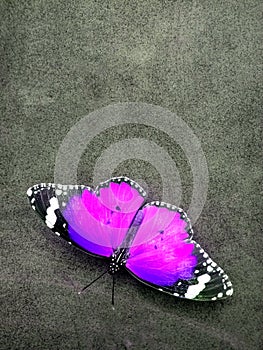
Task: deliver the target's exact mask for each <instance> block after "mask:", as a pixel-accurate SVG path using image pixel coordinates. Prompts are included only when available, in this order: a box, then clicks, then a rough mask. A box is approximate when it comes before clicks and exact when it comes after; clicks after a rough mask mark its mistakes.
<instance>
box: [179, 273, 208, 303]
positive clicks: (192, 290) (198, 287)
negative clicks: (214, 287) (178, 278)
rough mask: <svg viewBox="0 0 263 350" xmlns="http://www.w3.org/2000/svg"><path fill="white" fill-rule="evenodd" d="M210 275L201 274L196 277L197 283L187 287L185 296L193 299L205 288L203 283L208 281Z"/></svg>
mask: <svg viewBox="0 0 263 350" xmlns="http://www.w3.org/2000/svg"><path fill="white" fill-rule="evenodd" d="M210 279H211V277H210V276H209V275H208V274H204V275H201V276H199V277H197V281H198V283H197V284H194V285H191V286H189V287H188V289H187V292H186V293H185V298H188V299H194V298H195V297H196V296H197V295H198V294H200V293H201V292H202V290H204V289H205V284H206V283H208V282H209V281H210Z"/></svg>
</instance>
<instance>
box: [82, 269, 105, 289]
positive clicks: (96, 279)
mask: <svg viewBox="0 0 263 350" xmlns="http://www.w3.org/2000/svg"><path fill="white" fill-rule="evenodd" d="M108 271H109V270H106V271H104V272H103V273H102V274H101V275H99V277H97V278H95V280H93V281H92V282H90V283H89V284H88V285H86V286H85V287H84V288H82V289H81V290H80V291H79V292H78V294H82V293H83V292H84V290H86V289H87V288H89V287H90V286H91V285H92V284H93V283H94V282H96V281H98V280H99V279H100V278H101V277H102V276H104V275H105V274H106V273H107V272H108Z"/></svg>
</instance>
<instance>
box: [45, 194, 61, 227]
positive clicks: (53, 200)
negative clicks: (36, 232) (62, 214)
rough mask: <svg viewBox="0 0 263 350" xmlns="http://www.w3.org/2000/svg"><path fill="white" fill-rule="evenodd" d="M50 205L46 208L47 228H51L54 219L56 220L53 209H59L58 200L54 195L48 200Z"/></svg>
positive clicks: (54, 221)
mask: <svg viewBox="0 0 263 350" xmlns="http://www.w3.org/2000/svg"><path fill="white" fill-rule="evenodd" d="M49 203H50V207H48V208H47V215H46V225H47V226H48V227H49V228H53V227H54V225H55V223H56V221H57V216H56V214H55V210H56V209H59V204H58V200H57V198H56V197H52V198H51V199H50V201H49Z"/></svg>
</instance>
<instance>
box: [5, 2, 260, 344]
mask: <svg viewBox="0 0 263 350" xmlns="http://www.w3.org/2000/svg"><path fill="white" fill-rule="evenodd" d="M260 3H261V1H258V0H251V1H233V0H231V1H212V0H202V1H188V0H182V1H151V0H149V1H139V0H138V1H95V0H93V1H88V0H83V1H71V2H67V1H54V0H53V1H52V0H51V1H41V0H39V1H1V2H0V16H1V17H0V28H1V57H0V60H1V62H0V64H1V73H0V79H1V80H0V83H1V146H2V151H1V158H0V162H1V166H0V173H1V195H2V199H1V217H0V219H1V303H2V304H1V317H0V318H1V321H0V322H1V325H2V327H1V328H2V330H1V339H0V344H1V345H0V348H1V349H63V350H64V349H129V350H133V349H176V350H177V349H178V350H180V349H185V350H186V349H213V350H216V349H246V350H247V349H260V348H262V347H261V346H262V342H261V340H262V338H261V336H260V328H261V326H262V312H261V309H262V293H261V292H262V289H261V286H262V263H261V258H260V255H261V251H262V248H261V247H262V232H260V224H262V219H261V217H260V211H261V210H262V200H261V195H262V190H261V189H260V183H261V176H262V165H261V160H262V159H261V154H260V153H261V151H260V144H261V140H260V121H261V114H262V99H261V96H262V84H261V81H262V74H261V73H262V69H261V68H262V60H261V55H260V48H261V43H260V35H261V34H262V27H261V26H262V15H261V14H262V8H261V6H260ZM128 101H138V102H146V103H152V104H155V105H159V106H162V107H165V108H168V109H169V110H171V111H172V112H175V113H176V114H177V115H178V116H180V117H181V118H182V119H183V120H184V121H185V122H186V123H187V124H188V125H189V126H190V127H191V128H192V130H193V131H194V132H195V134H196V135H197V137H198V138H199V139H200V141H201V143H202V147H203V150H204V152H205V155H206V158H207V163H208V167H209V177H210V184H209V192H208V199H207V202H206V205H205V208H204V210H203V212H202V215H201V216H200V218H199V220H198V222H197V223H196V225H195V231H196V233H195V237H196V239H197V240H198V241H199V242H200V243H201V244H202V245H203V246H204V248H205V249H206V250H207V251H208V252H209V253H210V254H211V256H212V257H213V258H214V259H215V261H217V262H218V263H219V265H222V266H223V267H224V268H225V270H226V272H227V273H228V274H229V276H230V278H231V280H232V282H233V285H234V289H235V292H234V295H233V298H231V299H229V300H227V301H225V302H218V303H194V302H191V301H182V300H177V299H175V298H172V297H169V296H166V295H163V294H162V293H159V292H157V291H154V290H151V289H149V288H146V287H144V286H143V285H141V284H139V283H137V282H136V281H135V280H133V279H132V278H131V277H130V276H128V275H126V274H121V276H120V277H119V278H118V280H117V286H116V304H117V305H116V310H115V312H113V311H112V309H111V304H110V300H111V299H110V298H111V297H110V294H111V280H110V278H109V277H104V278H103V279H101V280H100V281H99V282H98V283H97V284H95V285H93V286H92V288H91V289H90V290H89V292H88V293H86V294H85V295H83V296H82V297H81V298H78V296H77V295H76V292H75V290H76V288H78V287H81V286H83V285H85V284H86V283H88V282H89V281H90V280H92V279H94V278H95V277H96V276H97V275H98V273H100V272H101V271H103V270H104V269H105V263H104V262H102V261H98V260H96V259H93V258H90V257H88V256H86V255H85V254H83V253H81V252H79V251H77V250H75V249H73V248H72V249H71V248H70V247H68V245H66V244H65V243H64V242H61V240H59V239H58V238H57V237H55V236H53V235H52V233H51V232H49V230H48V229H47V228H46V227H45V226H44V225H43V224H42V223H41V222H40V220H39V219H38V218H37V217H36V216H35V215H34V213H33V211H32V210H31V209H30V207H29V205H28V203H27V199H26V196H25V192H26V190H27V188H28V187H29V186H31V185H33V184H35V183H38V182H50V181H52V180H53V171H54V163H55V157H56V153H57V150H58V148H59V145H60V144H61V142H62V140H63V138H64V136H65V134H66V133H67V132H68V131H69V130H70V128H71V127H72V126H73V125H74V124H75V123H76V122H77V121H79V120H80V119H81V118H82V117H83V116H84V115H87V114H88V113H90V112H92V111H94V110H96V109H99V108H101V107H104V106H107V105H109V104H111V103H115V102H128ZM134 136H136V137H143V138H145V139H147V138H149V139H151V140H153V141H155V142H156V143H158V145H159V146H161V147H163V148H164V149H166V150H167V151H168V152H169V154H170V156H171V157H172V158H173V159H174V160H176V162H177V166H178V169H179V170H180V175H181V179H182V184H183V191H184V198H183V203H182V205H183V207H184V208H185V209H187V205H188V204H189V199H190V197H191V186H192V184H191V169H190V168H189V164H188V163H187V160H186V159H185V158H184V154H183V152H182V151H181V150H180V148H179V147H178V145H176V143H175V142H174V141H172V140H169V137H168V136H167V135H165V134H163V133H162V132H160V131H158V130H155V129H153V128H150V127H144V126H137V127H133V126H131V125H126V126H122V127H117V128H114V129H110V130H107V131H106V132H104V133H103V134H101V135H99V136H98V137H96V138H94V140H93V141H92V143H91V144H90V146H89V147H88V148H87V150H86V152H85V153H84V154H83V156H82V158H81V162H80V165H79V182H80V183H84V184H89V183H90V181H91V172H92V169H93V167H94V164H95V162H96V159H97V157H98V156H99V155H100V154H101V152H103V150H105V149H106V148H107V147H108V146H109V145H110V144H112V143H113V142H115V141H117V140H121V139H123V138H127V137H134ZM123 174H126V175H129V176H130V177H133V176H137V177H141V178H142V179H145V182H147V184H148V186H149V189H150V191H151V196H152V197H154V198H155V197H156V198H157V197H158V195H159V194H160V193H161V185H160V178H159V176H158V169H154V168H153V167H152V166H151V165H150V164H147V163H145V162H141V161H138V160H129V161H127V162H124V163H123V164H120V166H119V167H118V169H116V173H115V175H123ZM260 191H261V193H260ZM175 204H177V203H176V198H175ZM260 221H261V222H260Z"/></svg>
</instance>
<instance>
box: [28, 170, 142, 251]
mask: <svg viewBox="0 0 263 350" xmlns="http://www.w3.org/2000/svg"><path fill="white" fill-rule="evenodd" d="M27 194H28V197H29V200H30V203H31V206H32V208H33V209H35V210H36V211H37V213H38V214H39V216H40V217H41V218H42V220H43V221H44V222H45V223H46V225H47V226H48V227H49V228H51V229H52V230H53V231H54V232H55V233H56V234H57V235H61V236H62V237H63V238H65V239H66V240H68V241H70V242H72V243H73V244H75V245H77V246H78V247H80V248H82V249H83V250H85V251H86V252H88V253H92V254H95V255H98V256H105V257H110V256H111V254H112V253H113V250H115V249H116V248H117V247H118V246H119V245H120V244H121V242H122V241H123V239H124V237H125V234H126V233H127V231H128V229H129V227H130V225H131V222H132V220H133V218H134V216H135V213H136V211H137V210H138V208H139V207H140V206H141V204H142V203H143V201H144V196H145V194H144V192H143V190H142V189H141V187H140V186H139V185H137V184H136V183H135V182H131V181H130V180H129V179H128V178H124V177H122V178H113V179H111V180H109V181H106V182H104V183H102V184H100V186H98V187H97V189H96V191H93V190H92V189H91V188H90V187H86V186H78V185H55V184H40V185H35V186H33V187H32V188H30V189H29V190H28V192H27Z"/></svg>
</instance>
